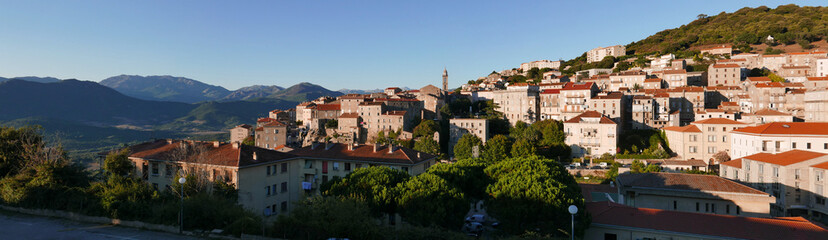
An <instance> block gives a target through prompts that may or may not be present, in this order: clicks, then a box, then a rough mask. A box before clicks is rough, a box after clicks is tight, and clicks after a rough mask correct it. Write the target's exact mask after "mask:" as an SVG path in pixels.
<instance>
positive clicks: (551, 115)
mask: <svg viewBox="0 0 828 240" xmlns="http://www.w3.org/2000/svg"><path fill="white" fill-rule="evenodd" d="M538 97H539V101H540V120H541V121H543V120H547V119H554V120H560V119H561V105H560V103H561V100H560V97H561V90H560V89H546V90H543V91H541V92H540V93H539V94H538Z"/></svg>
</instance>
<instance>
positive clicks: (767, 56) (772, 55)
mask: <svg viewBox="0 0 828 240" xmlns="http://www.w3.org/2000/svg"><path fill="white" fill-rule="evenodd" d="M762 57H766V58H770V57H785V56H784V55H782V54H771V55H762Z"/></svg>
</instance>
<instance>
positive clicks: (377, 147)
mask: <svg viewBox="0 0 828 240" xmlns="http://www.w3.org/2000/svg"><path fill="white" fill-rule="evenodd" d="M377 150H379V144H376V143H374V152H377Z"/></svg>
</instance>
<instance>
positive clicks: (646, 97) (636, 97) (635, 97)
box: [633, 95, 653, 99]
mask: <svg viewBox="0 0 828 240" xmlns="http://www.w3.org/2000/svg"><path fill="white" fill-rule="evenodd" d="M633 99H653V97H651V96H646V95H635V96H633Z"/></svg>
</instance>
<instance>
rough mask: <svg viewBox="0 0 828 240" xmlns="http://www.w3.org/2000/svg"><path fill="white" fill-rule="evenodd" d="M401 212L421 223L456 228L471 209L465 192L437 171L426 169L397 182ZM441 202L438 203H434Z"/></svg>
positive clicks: (412, 220) (404, 215)
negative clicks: (425, 171) (444, 178)
mask: <svg viewBox="0 0 828 240" xmlns="http://www.w3.org/2000/svg"><path fill="white" fill-rule="evenodd" d="M397 192H399V196H398V197H397V203H398V204H399V208H400V215H401V216H402V217H403V218H405V219H406V222H408V223H412V224H415V225H419V226H440V227H447V228H453V229H457V228H460V227H461V226H462V225H463V217H465V215H466V213H468V212H469V204H468V202H467V201H466V199H465V197H464V196H463V193H462V192H461V191H460V190H459V189H457V188H456V187H454V186H452V185H451V184H449V183H448V182H447V181H446V180H443V179H442V178H440V177H439V176H437V175H434V174H431V173H423V174H420V175H418V176H416V177H413V178H411V179H409V180H408V181H406V182H404V183H400V184H399V185H398V186H397ZM435 203H438V204H435Z"/></svg>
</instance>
